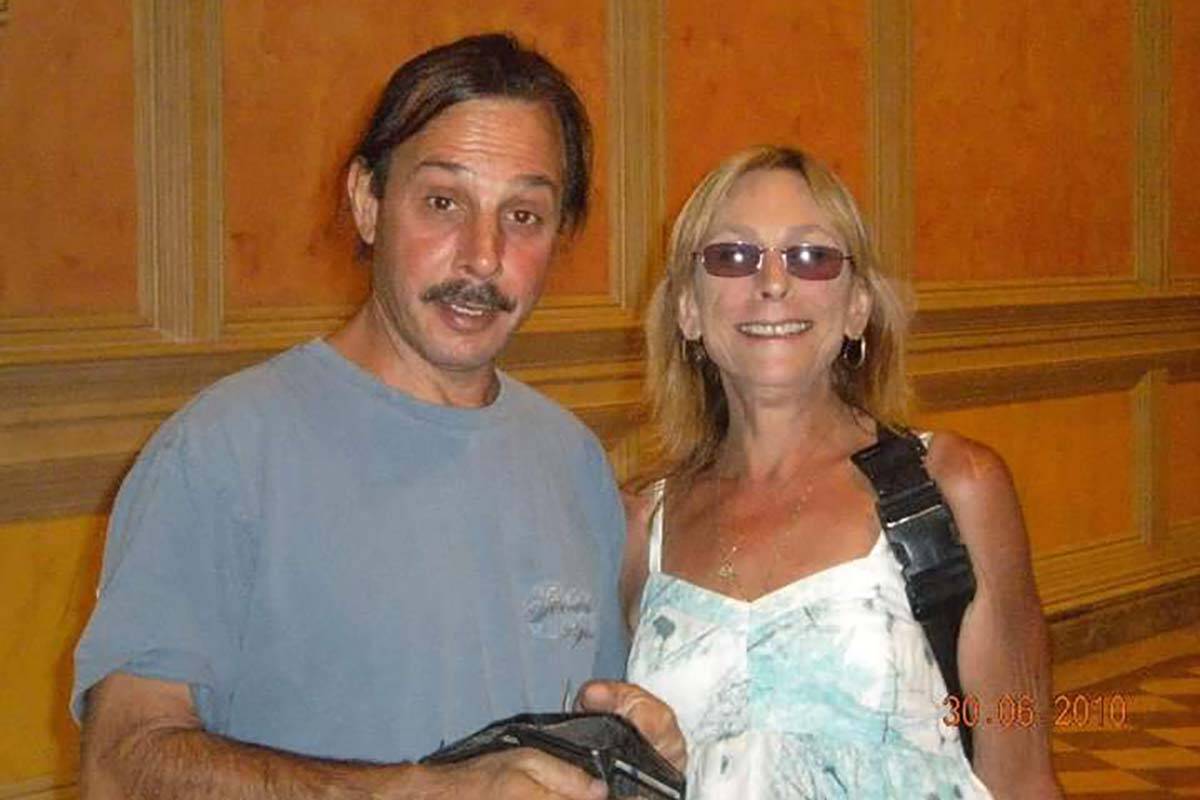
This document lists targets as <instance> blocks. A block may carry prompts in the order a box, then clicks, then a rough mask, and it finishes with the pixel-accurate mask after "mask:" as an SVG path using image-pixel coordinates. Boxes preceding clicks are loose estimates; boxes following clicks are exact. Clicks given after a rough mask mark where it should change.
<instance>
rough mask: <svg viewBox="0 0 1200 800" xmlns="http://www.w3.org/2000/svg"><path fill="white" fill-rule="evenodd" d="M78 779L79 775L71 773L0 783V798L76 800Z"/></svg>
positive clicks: (1, 799) (16, 799)
mask: <svg viewBox="0 0 1200 800" xmlns="http://www.w3.org/2000/svg"><path fill="white" fill-rule="evenodd" d="M78 780H79V776H78V775H76V774H74V773H71V774H62V775H43V776H41V777H38V778H33V779H32V780H27V781H18V782H16V783H6V784H0V800H76V798H78V797H79V785H78Z"/></svg>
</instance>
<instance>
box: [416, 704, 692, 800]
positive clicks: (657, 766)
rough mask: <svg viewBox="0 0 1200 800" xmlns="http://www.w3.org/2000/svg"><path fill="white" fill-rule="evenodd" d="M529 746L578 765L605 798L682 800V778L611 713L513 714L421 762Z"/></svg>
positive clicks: (450, 760) (460, 758)
mask: <svg viewBox="0 0 1200 800" xmlns="http://www.w3.org/2000/svg"><path fill="white" fill-rule="evenodd" d="M514 747H532V748H535V749H537V750H541V751H542V752H545V753H549V754H550V755H552V756H555V757H557V758H560V759H562V760H563V761H566V762H568V763H571V764H574V765H575V766H577V767H580V768H581V769H583V770H584V771H586V772H588V773H589V774H591V775H593V776H595V777H597V778H600V779H601V780H603V781H604V782H605V783H607V784H608V792H609V797H646V798H653V799H656V800H657V799H658V798H668V799H669V800H684V798H685V797H686V795H687V792H686V786H685V781H684V777H683V775H681V774H680V773H679V770H677V769H675V767H673V766H672V765H671V763H670V762H669V761H667V760H666V759H665V758H663V757H662V756H661V755H659V754H658V751H657V750H655V749H654V748H653V747H652V746H651V745H650V743H649V742H647V741H646V740H645V738H643V737H642V735H641V734H640V733H638V731H637V729H636V728H634V727H633V726H632V725H630V724H629V723H628V722H627V721H626V720H625V719H623V718H622V717H619V716H617V715H615V714H591V713H577V714H518V715H517V716H515V717H509V718H508V719H502V720H499V721H498V722H493V723H492V724H491V725H488V726H486V727H485V728H483V729H481V730H479V731H476V732H475V733H473V734H471V735H470V736H466V737H464V738H462V739H459V740H458V741H457V742H453V743H452V744H448V745H444V746H443V747H441V748H439V749H438V750H437V751H435V752H433V753H430V754H429V755H427V756H425V757H424V758H423V759H421V763H422V764H453V763H455V762H457V761H464V760H466V759H468V758H474V757H476V756H481V755H484V754H485V753H494V752H496V751H498V750H509V749H511V748H514Z"/></svg>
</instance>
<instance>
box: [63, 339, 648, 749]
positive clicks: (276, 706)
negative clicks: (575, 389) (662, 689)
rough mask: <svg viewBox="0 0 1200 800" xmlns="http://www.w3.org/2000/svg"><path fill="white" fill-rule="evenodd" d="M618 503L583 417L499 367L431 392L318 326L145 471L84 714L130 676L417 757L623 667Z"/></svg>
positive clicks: (113, 569)
mask: <svg viewBox="0 0 1200 800" xmlns="http://www.w3.org/2000/svg"><path fill="white" fill-rule="evenodd" d="M623 538H624V519H623V514H622V510H621V505H620V500H619V496H618V493H617V490H616V487H615V485H614V482H613V478H612V474H611V471H610V469H609V466H608V462H607V460H606V458H605V457H604V453H603V450H602V449H601V448H600V446H599V444H598V443H597V441H596V439H595V437H594V436H592V434H591V433H590V432H589V431H588V430H587V429H586V428H585V427H584V426H583V425H582V424H581V423H580V422H579V421H578V420H576V419H575V418H574V417H573V416H571V415H570V414H568V413H567V412H565V411H564V410H563V409H561V408H560V407H558V406H557V405H555V404H554V403H552V402H550V401H549V400H547V399H546V398H544V397H542V396H541V395H539V394H538V393H536V392H534V391H533V390H532V389H530V388H528V387H526V386H524V385H523V384H521V383H519V382H517V381H515V380H513V379H512V378H510V377H508V376H506V375H503V374H501V376H500V392H499V395H498V397H497V398H496V400H495V401H494V402H493V403H492V404H491V405H489V406H487V407H484V408H480V409H459V408H448V407H444V406H437V405H430V404H426V403H421V402H419V401H416V400H414V399H413V398H411V397H409V396H408V395H405V394H403V393H401V392H398V391H395V390H393V389H390V388H388V387H387V386H384V385H383V384H381V383H379V382H378V381H377V380H375V379H374V378H373V377H372V376H371V375H369V374H368V373H366V372H364V371H362V370H361V369H359V368H358V367H357V366H356V365H354V364H353V363H352V362H350V361H348V360H346V359H345V358H343V357H342V356H341V355H340V354H338V353H337V352H336V351H335V350H333V349H332V348H331V347H330V346H329V345H328V344H326V343H324V342H322V341H319V340H318V341H314V342H310V343H308V344H306V345H303V346H300V347H297V348H294V349H292V350H290V351H288V352H286V353H284V354H282V355H280V356H278V357H276V358H274V359H272V360H271V361H268V362H266V363H265V364H262V365H259V366H257V367H254V368H251V369H249V370H246V371H244V372H241V373H238V374H237V375H234V376H231V377H229V378H227V379H225V380H223V381H221V382H219V383H218V384H216V385H215V386H213V387H211V388H210V389H208V390H206V391H205V392H203V393H202V394H201V395H199V396H198V397H197V398H196V399H195V400H193V401H192V402H191V403H190V404H189V405H188V406H187V407H186V408H184V409H183V410H182V411H180V412H179V413H178V414H176V415H175V416H174V417H173V418H172V419H170V420H169V421H167V423H165V424H164V425H163V426H162V428H161V429H160V430H159V431H158V433H157V434H156V435H155V436H154V438H153V439H152V440H151V442H150V444H149V445H148V446H147V447H146V449H145V451H144V452H143V453H142V455H141V457H140V458H139V460H138V462H137V464H136V465H135V466H134V468H133V470H132V471H131V472H130V474H129V476H128V478H127V479H126V481H125V483H124V485H123V486H122V489H121V492H120V495H119V496H118V498H117V503H116V507H115V509H114V511H113V516H112V519H111V522H110V526H109V534H108V541H107V545H106V549H105V556H104V569H103V573H102V576H101V582H100V590H99V592H98V598H99V599H98V603H97V606H96V609H95V612H94V613H93V615H92V618H91V620H90V622H89V623H88V626H87V629H86V630H85V631H84V634H83V638H82V639H81V641H80V643H79V646H78V649H77V652H76V670H75V685H74V689H73V694H72V710H73V711H74V713H75V714H76V716H77V717H78V716H79V714H80V712H81V710H82V700H83V693H84V692H86V690H87V689H88V688H90V687H91V686H92V685H94V684H95V683H96V682H97V681H99V680H101V679H102V678H103V677H104V676H106V675H108V674H109V673H111V672H114V671H118V670H120V671H124V672H129V673H133V674H137V675H142V676H144V677H153V678H160V679H165V680H171V681H178V682H185V683H188V684H190V686H191V688H192V697H193V699H194V701H195V703H196V706H197V709H198V712H199V714H200V716H201V719H202V720H203V722H204V725H205V727H206V728H207V729H208V730H210V731H212V732H214V733H219V734H222V735H225V736H229V737H232V738H235V739H239V740H243V741H248V742H255V743H260V744H265V745H269V746H272V747H277V748H281V749H285V750H291V751H295V752H299V753H304V754H309V755H315V756H324V757H329V758H343V759H360V760H368V761H385V762H394V761H401V760H411V759H414V758H417V757H420V756H422V755H424V754H425V753H428V752H430V751H431V750H433V749H435V748H436V747H437V746H438V744H439V743H440V742H442V741H443V740H444V741H450V740H453V739H456V738H458V737H460V736H463V735H465V734H467V733H469V732H471V731H473V730H475V729H476V728H479V727H481V726H482V725H484V724H485V723H487V722H490V721H491V720H493V719H496V718H499V717H505V716H509V715H511V714H515V713H520V712H523V711H550V710H559V709H560V708H561V707H562V703H563V697H564V694H565V693H566V692H567V691H568V690H572V691H573V690H574V689H576V688H578V687H579V685H580V683H582V682H583V681H585V680H587V679H588V678H591V677H619V676H620V675H621V674H622V672H623V668H624V656H625V648H626V642H625V637H624V633H623V627H622V624H621V621H620V612H619V603H618V599H617V578H618V572H619V566H620V554H621V547H622V544H623Z"/></svg>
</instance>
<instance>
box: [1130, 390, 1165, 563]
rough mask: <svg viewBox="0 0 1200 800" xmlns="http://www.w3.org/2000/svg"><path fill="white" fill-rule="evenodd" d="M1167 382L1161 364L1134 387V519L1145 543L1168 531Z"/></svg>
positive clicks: (1154, 540)
mask: <svg viewBox="0 0 1200 800" xmlns="http://www.w3.org/2000/svg"><path fill="white" fill-rule="evenodd" d="M1166 386H1167V370H1166V369H1164V368H1161V367H1159V368H1156V369H1151V370H1148V371H1147V372H1146V374H1145V375H1144V376H1143V377H1142V379H1141V380H1139V381H1138V383H1137V386H1135V387H1134V389H1133V447H1134V454H1133V479H1134V487H1133V520H1134V526H1135V529H1136V530H1137V532H1138V536H1139V538H1140V539H1141V541H1142V542H1143V543H1145V544H1153V543H1154V542H1157V541H1158V540H1159V539H1161V538H1162V537H1163V536H1164V535H1165V534H1166V533H1167V489H1166V480H1167V463H1166V459H1167V453H1168V443H1167V441H1166V424H1165V419H1164V418H1165V409H1164V403H1165V400H1166V395H1165V392H1166Z"/></svg>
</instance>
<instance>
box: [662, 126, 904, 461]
mask: <svg viewBox="0 0 1200 800" xmlns="http://www.w3.org/2000/svg"><path fill="white" fill-rule="evenodd" d="M769 169H786V170H792V171H793V172H796V173H798V174H799V175H800V176H801V177H802V178H804V181H805V182H806V183H807V184H808V187H809V189H810V191H811V192H812V195H813V198H814V199H815V200H816V202H817V205H818V206H820V207H821V208H822V209H823V210H824V211H825V212H826V213H828V214H829V215H830V217H831V218H832V221H833V226H834V232H835V233H836V234H837V235H838V237H839V238H840V239H841V241H842V242H843V243H844V245H845V247H846V248H847V249H848V250H849V255H850V256H852V257H853V261H852V262H851V264H852V267H851V268H852V269H853V271H854V274H855V275H856V276H857V277H858V278H859V279H861V280H862V282H863V284H864V285H865V286H866V288H867V290H868V292H869V293H870V296H871V316H870V319H869V320H868V322H867V328H866V330H865V331H864V333H863V338H864V340H865V344H866V348H867V351H866V361H865V363H863V364H862V365H861V367H859V368H857V369H855V368H852V367H850V366H849V365H848V364H847V363H846V362H845V360H844V359H843V358H841V357H839V358H837V359H836V360H835V361H834V363H833V365H832V367H831V369H832V372H833V375H832V377H833V386H834V389H835V391H836V392H837V395H838V397H840V398H841V399H842V401H843V402H845V403H846V404H847V405H849V406H851V407H853V408H856V409H861V410H862V411H865V412H866V413H868V414H870V415H871V416H873V417H874V418H875V419H877V420H879V421H880V422H882V423H884V424H886V425H898V424H901V423H902V422H903V420H904V416H905V408H906V401H907V388H906V385H905V378H904V364H903V338H904V330H905V327H906V322H907V313H906V310H905V307H904V305H903V304H902V303H901V301H900V299H899V298H898V297H897V295H896V292H895V291H894V290H893V288H892V286H891V284H890V281H889V280H888V278H887V277H886V276H885V275H883V274H882V273H881V272H880V269H879V262H878V259H877V257H876V255H875V251H874V248H873V247H872V245H871V241H870V239H869V237H868V236H867V231H866V226H865V225H864V224H863V221H862V216H861V215H860V214H859V211H858V207H857V205H856V204H855V202H854V198H853V197H852V196H851V194H850V192H849V190H847V189H846V187H845V186H844V185H843V184H842V182H841V180H839V179H838V177H837V176H836V175H834V174H833V172H831V171H830V170H829V169H828V168H827V167H825V166H824V165H823V164H821V163H820V162H819V161H817V160H815V159H814V158H812V157H811V156H809V155H808V154H806V153H804V152H802V151H800V150H794V149H792V148H787V147H776V146H764V147H753V148H750V149H747V150H742V151H741V152H739V153H736V154H734V155H733V156H731V157H730V158H728V159H726V160H725V161H724V162H723V163H722V164H721V165H720V166H718V167H717V168H716V169H714V170H713V171H712V172H710V173H708V175H706V176H705V177H704V179H703V180H702V181H701V182H700V185H699V186H697V187H696V189H695V191H693V192H692V195H691V197H689V198H688V201H687V203H685V204H684V206H683V210H682V211H681V212H680V213H679V217H678V219H676V221H675V227H674V229H673V230H672V231H671V240H670V244H669V246H668V248H667V265H666V267H667V269H666V274H665V275H664V276H663V279H662V281H660V282H659V284H658V287H657V288H656V289H655V291H654V295H653V297H652V298H651V300H650V306H649V308H648V309H647V313H646V344H647V365H646V392H647V394H648V396H649V401H650V405H651V413H652V415H653V419H654V421H655V423H656V425H657V428H658V437H659V441H658V453H657V459H656V461H657V464H656V466H655V468H654V473H655V474H654V476H653V477H662V476H664V475H666V476H671V477H681V478H685V479H686V478H688V477H693V476H695V475H696V474H697V473H699V472H701V471H702V470H704V469H705V468H706V467H708V466H709V465H711V464H712V462H713V459H714V458H715V457H716V453H717V448H718V446H719V445H720V443H721V441H722V440H723V439H724V438H725V434H726V432H727V430H728V428H729V407H728V404H727V401H726V399H725V392H724V390H723V389H722V387H721V376H720V373H719V371H718V370H717V367H716V366H715V365H714V364H713V363H712V361H711V360H709V359H708V358H707V357H704V356H703V350H702V349H701V348H700V347H698V345H697V344H696V343H694V342H688V341H687V340H686V339H684V337H683V333H682V332H681V331H680V328H679V299H680V297H681V296H682V295H683V294H684V292H686V291H688V290H689V289H691V287H692V284H693V282H694V279H695V270H696V258H695V253H696V251H697V250H698V249H699V248H700V246H701V244H702V242H703V240H704V237H705V235H706V234H707V232H708V230H709V227H710V226H711V224H712V220H713V217H714V216H715V215H716V213H717V210H718V208H719V207H720V205H721V203H722V202H723V201H724V200H725V198H726V196H727V195H728V194H729V190H730V189H731V188H732V187H733V184H734V183H736V182H737V180H738V179H739V178H741V177H742V176H743V175H746V174H747V173H749V172H753V171H755V170H769ZM698 355H699V357H697V356H698ZM650 477H652V476H650V475H647V476H646V478H647V479H649V478H650Z"/></svg>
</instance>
